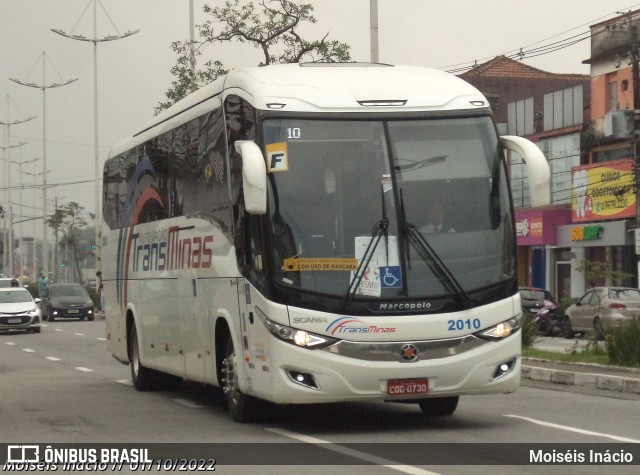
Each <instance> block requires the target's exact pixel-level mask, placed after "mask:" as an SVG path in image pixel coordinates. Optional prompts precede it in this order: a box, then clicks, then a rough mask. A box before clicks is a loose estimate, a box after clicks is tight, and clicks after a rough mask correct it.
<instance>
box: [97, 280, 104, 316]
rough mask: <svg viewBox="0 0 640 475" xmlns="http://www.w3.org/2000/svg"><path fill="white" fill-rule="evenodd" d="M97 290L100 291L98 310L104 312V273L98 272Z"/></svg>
mask: <svg viewBox="0 0 640 475" xmlns="http://www.w3.org/2000/svg"><path fill="white" fill-rule="evenodd" d="M96 290H97V291H98V302H99V305H98V307H99V308H98V310H99V311H101V312H104V282H103V281H102V271H98V272H96Z"/></svg>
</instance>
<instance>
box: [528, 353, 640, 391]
mask: <svg viewBox="0 0 640 475" xmlns="http://www.w3.org/2000/svg"><path fill="white" fill-rule="evenodd" d="M522 379H530V380H532V381H542V382H545V383H553V384H564V385H569V386H582V387H585V388H592V389H600V390H605V391H615V392H619V393H620V392H622V393H632V394H640V369H637V368H621V367H618V366H604V365H597V364H587V363H558V362H555V361H549V360H541V359H537V358H522Z"/></svg>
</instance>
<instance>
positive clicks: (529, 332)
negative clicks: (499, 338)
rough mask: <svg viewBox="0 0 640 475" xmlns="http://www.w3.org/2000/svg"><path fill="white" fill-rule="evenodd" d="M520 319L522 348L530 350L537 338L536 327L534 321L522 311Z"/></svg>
mask: <svg viewBox="0 0 640 475" xmlns="http://www.w3.org/2000/svg"><path fill="white" fill-rule="evenodd" d="M522 313H523V317H522V329H521V330H520V332H521V333H522V347H523V348H531V347H532V346H533V343H534V342H535V341H536V338H538V327H537V326H536V324H535V322H534V319H533V318H531V317H530V316H529V315H527V314H526V313H525V312H524V311H523V312H522Z"/></svg>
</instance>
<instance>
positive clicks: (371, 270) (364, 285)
mask: <svg viewBox="0 0 640 475" xmlns="http://www.w3.org/2000/svg"><path fill="white" fill-rule="evenodd" d="M371 239H372V238H371V236H356V259H358V261H359V260H360V259H362V257H363V256H364V254H365V252H366V250H367V247H368V246H369V242H371ZM385 268H386V269H387V270H388V271H389V272H391V273H392V277H387V282H388V284H389V285H386V284H385V285H382V283H381V281H380V272H381V271H383V270H384V269H385ZM362 273H363V275H362V280H361V281H360V285H358V289H357V290H356V293H357V294H360V295H370V296H373V297H380V295H381V292H382V287H385V288H387V287H388V288H396V286H400V287H401V286H402V280H401V278H400V257H399V253H398V239H397V237H396V236H389V237H383V238H382V241H381V242H380V245H379V246H378V247H377V249H376V250H375V254H374V255H373V257H372V258H371V261H370V262H369V265H368V266H367V268H365V269H363V271H362ZM386 275H387V274H385V276H386ZM393 276H395V278H394V277H393ZM351 277H352V278H353V274H352V276H351ZM396 279H397V280H396ZM392 286H393V287H392Z"/></svg>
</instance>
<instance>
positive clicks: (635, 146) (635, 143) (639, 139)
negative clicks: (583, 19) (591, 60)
mask: <svg viewBox="0 0 640 475" xmlns="http://www.w3.org/2000/svg"><path fill="white" fill-rule="evenodd" d="M627 38H628V41H629V53H630V55H631V82H632V86H633V135H632V138H631V154H632V156H633V163H634V169H635V188H636V229H635V241H636V260H637V269H638V271H637V275H638V282H637V286H638V288H640V256H639V255H638V249H637V247H638V244H637V243H638V241H639V240H640V200H638V197H639V196H640V72H639V71H640V68H639V67H638V35H637V33H636V29H635V27H634V26H633V17H632V15H631V12H630V11H629V13H628V16H627Z"/></svg>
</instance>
